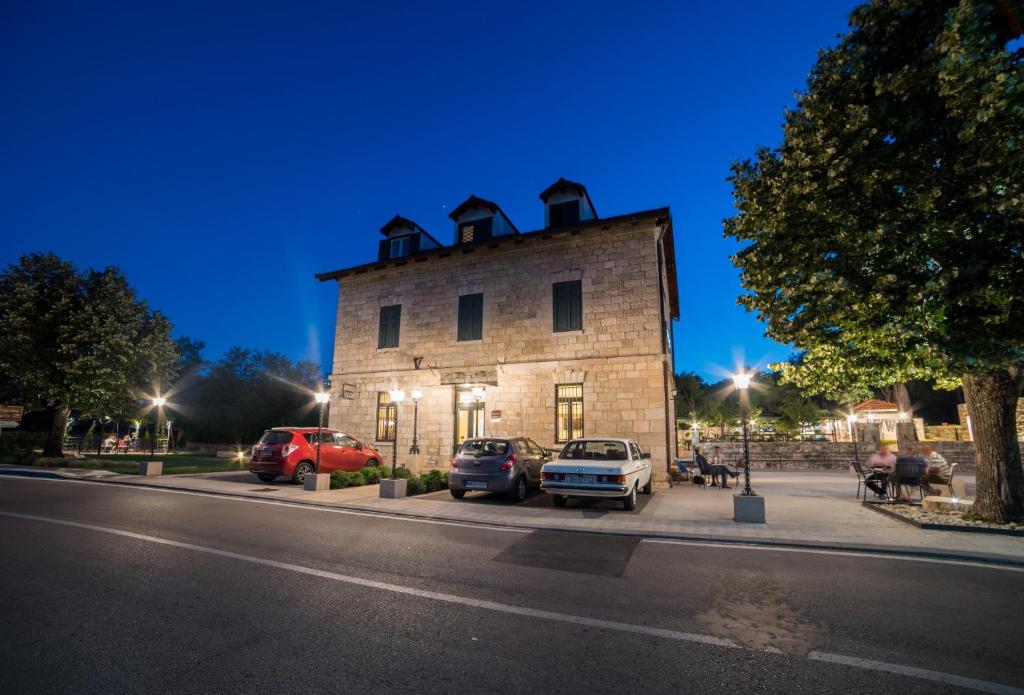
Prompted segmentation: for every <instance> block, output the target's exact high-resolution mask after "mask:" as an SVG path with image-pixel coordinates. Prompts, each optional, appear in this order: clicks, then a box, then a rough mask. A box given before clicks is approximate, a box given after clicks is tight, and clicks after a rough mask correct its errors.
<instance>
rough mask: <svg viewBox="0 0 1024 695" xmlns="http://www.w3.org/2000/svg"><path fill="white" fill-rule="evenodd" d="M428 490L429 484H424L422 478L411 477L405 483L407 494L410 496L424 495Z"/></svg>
mask: <svg viewBox="0 0 1024 695" xmlns="http://www.w3.org/2000/svg"><path fill="white" fill-rule="evenodd" d="M426 491H427V486H426V485H424V484H423V480H422V479H421V478H412V477H410V478H409V479H408V482H407V483H406V484H405V494H406V496H408V497H412V496H413V495H422V494H423V493H424V492H426Z"/></svg>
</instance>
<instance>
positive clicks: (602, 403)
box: [318, 209, 677, 475]
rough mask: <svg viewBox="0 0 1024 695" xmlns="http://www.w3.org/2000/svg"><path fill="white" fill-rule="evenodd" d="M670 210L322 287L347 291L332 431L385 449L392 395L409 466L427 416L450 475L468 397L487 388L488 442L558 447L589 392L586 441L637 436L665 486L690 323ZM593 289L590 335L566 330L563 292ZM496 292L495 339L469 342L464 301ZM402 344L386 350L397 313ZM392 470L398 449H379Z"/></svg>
mask: <svg viewBox="0 0 1024 695" xmlns="http://www.w3.org/2000/svg"><path fill="white" fill-rule="evenodd" d="M671 244H672V231H671V221H670V218H669V213H668V210H667V209H660V210H655V211H650V212H646V213H637V214H634V215H624V216H619V217H615V218H607V219H598V220H588V221H586V222H583V223H580V225H578V226H576V227H574V228H569V229H563V230H553V229H545V230H540V231H538V232H531V233H528V234H514V235H510V236H508V237H502V238H494V239H490V240H487V241H486V242H481V243H477V244H467V245H458V246H454V247H445V248H442V249H438V250H432V251H429V252H426V253H420V254H416V255H414V256H411V257H409V258H406V259H402V260H398V261H388V262H384V263H375V264H369V265H365V266H360V267H357V268H352V269H349V270H343V271H337V272H335V273H327V274H324V275H321V276H318V277H319V278H320V279H321V280H337V282H338V286H339V287H338V320H337V329H336V334H335V352H334V368H333V373H332V375H331V382H332V387H331V408H330V425H331V426H332V427H336V428H338V429H341V430H344V431H346V432H350V433H352V434H353V435H355V436H357V437H360V438H363V439H365V440H366V441H368V442H374V441H375V436H376V434H377V431H378V427H377V425H378V423H377V398H378V393H381V392H387V391H389V390H392V389H402V390H404V391H405V392H406V394H409V393H411V392H412V390H414V389H419V390H422V392H423V396H422V399H421V400H420V402H419V405H418V408H417V407H416V406H414V404H413V402H412V401H411V400H410V399H409V396H408V395H407V396H406V400H405V401H404V402H403V403H401V404H399V405H398V407H397V411H398V428H397V430H398V443H397V453H398V460H399V463H402V462H404V461H405V460H407V458H408V454H407V452H408V451H409V448H410V446H411V444H412V436H413V418H414V411H415V412H416V413H417V414H416V419H417V427H416V429H417V435H418V437H417V438H418V445H419V448H420V451H421V454H422V456H423V459H424V460H423V463H424V464H425V465H426V466H427V467H439V468H444V467H447V465H448V463H449V461H450V460H451V457H452V453H453V450H454V446H455V438H456V417H457V414H456V407H457V398H458V396H457V394H458V393H459V392H460V391H459V389H460V388H463V389H464V388H469V387H478V388H482V389H484V395H483V397H482V399H481V401H482V404H483V405H482V408H483V418H482V419H483V433H484V434H487V435H495V436H511V435H516V436H526V437H530V438H532V439H534V440H535V441H536V442H538V443H539V444H541V445H542V446H545V447H550V448H554V447H556V446H557V444H556V441H555V440H556V437H555V387H556V385H559V384H582V391H583V423H584V434H585V436H601V435H605V436H615V435H617V436H628V437H632V438H635V439H636V440H637V441H638V442H639V443H640V445H641V446H642V447H643V448H644V449H645V450H647V451H650V453H651V455H652V459H653V461H654V463H655V466H656V470H659V471H660V472H661V473H662V475H663V474H664V472H665V471H666V469H667V462H668V461H669V460H670V459H671V458H674V456H675V442H674V437H672V436H671V435H672V433H673V429H674V427H673V420H672V416H673V411H674V408H673V407H672V395H671V389H672V380H671V375H672V368H671V365H672V359H671V345H670V344H669V338H668V337H667V335H666V332H667V330H668V327H669V325H670V322H671V320H672V318H674V317H675V316H676V315H677V308H676V306H677V300H676V297H675V282H674V278H675V269H674V267H672V263H673V260H672V259H673V258H674V254H673V253H672V251H671V249H670V248H668V247H670V246H671ZM571 280H579V281H581V287H582V330H579V331H572V332H557V333H556V332H553V330H552V327H553V317H552V312H553V306H552V284H553V283H556V282H563V281H571ZM475 293H483V336H482V339H481V340H475V341H458V340H457V338H458V335H457V323H458V305H459V297H460V296H461V295H467V294H475ZM395 304H400V305H401V307H402V308H401V322H400V337H399V346H398V347H394V348H384V349H378V326H379V323H378V319H379V315H380V308H381V307H383V306H390V305H395ZM375 445H379V446H380V449H381V451H382V452H383V453H385V456H386V458H388V459H389V460H390V454H391V452H390V449H391V448H392V445H391V444H390V443H385V442H377V443H376V444H375Z"/></svg>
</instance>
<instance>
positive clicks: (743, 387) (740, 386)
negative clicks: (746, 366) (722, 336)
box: [732, 372, 754, 497]
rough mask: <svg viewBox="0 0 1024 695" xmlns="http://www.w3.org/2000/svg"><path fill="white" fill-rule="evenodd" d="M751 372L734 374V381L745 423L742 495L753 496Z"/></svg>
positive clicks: (741, 418) (742, 419) (741, 415)
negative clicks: (749, 426)
mask: <svg viewBox="0 0 1024 695" xmlns="http://www.w3.org/2000/svg"><path fill="white" fill-rule="evenodd" d="M750 376H751V375H750V374H747V373H746V372H741V373H740V374H733V375H732V383H733V384H735V386H736V391H737V394H738V396H739V399H740V420H741V421H742V424H743V492H741V493H740V494H741V495H744V496H747V497H749V496H752V495H753V494H754V491H753V490H751V489H750V442H749V439H748V436H747V389H748V388H750Z"/></svg>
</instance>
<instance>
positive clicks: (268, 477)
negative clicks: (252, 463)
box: [256, 473, 277, 483]
mask: <svg viewBox="0 0 1024 695" xmlns="http://www.w3.org/2000/svg"><path fill="white" fill-rule="evenodd" d="M256 477H257V478H259V479H260V480H262V481H263V482H265V483H272V482H274V478H276V477H277V474H276V473H257V474H256Z"/></svg>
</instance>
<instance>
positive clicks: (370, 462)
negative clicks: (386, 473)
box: [363, 459, 377, 468]
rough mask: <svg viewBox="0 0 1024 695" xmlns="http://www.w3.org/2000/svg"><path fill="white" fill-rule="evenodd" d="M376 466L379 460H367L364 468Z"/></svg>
mask: <svg viewBox="0 0 1024 695" xmlns="http://www.w3.org/2000/svg"><path fill="white" fill-rule="evenodd" d="M376 465H377V459H366V464H364V465H363V468H373V467H374V466H376Z"/></svg>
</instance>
